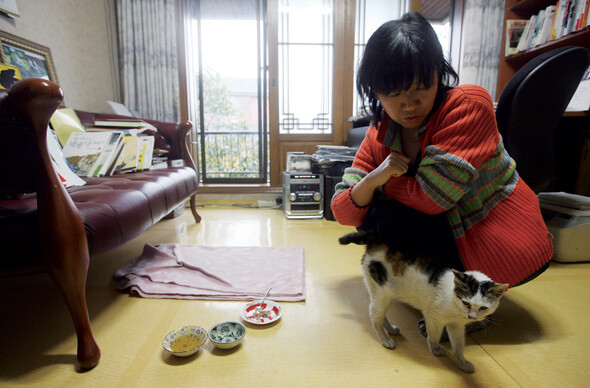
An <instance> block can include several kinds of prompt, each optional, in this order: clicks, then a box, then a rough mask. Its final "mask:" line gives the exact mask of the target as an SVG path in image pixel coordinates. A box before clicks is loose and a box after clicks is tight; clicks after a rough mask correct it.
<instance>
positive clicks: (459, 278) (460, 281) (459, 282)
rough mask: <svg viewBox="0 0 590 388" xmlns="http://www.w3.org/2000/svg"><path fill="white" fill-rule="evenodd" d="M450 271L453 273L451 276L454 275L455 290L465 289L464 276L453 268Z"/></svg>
mask: <svg viewBox="0 0 590 388" xmlns="http://www.w3.org/2000/svg"><path fill="white" fill-rule="evenodd" d="M451 271H453V274H454V275H455V290H457V289H465V288H466V286H465V274H464V273H463V272H459V271H457V270H456V269H453V268H451Z"/></svg>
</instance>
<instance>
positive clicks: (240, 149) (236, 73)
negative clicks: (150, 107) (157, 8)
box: [189, 0, 268, 183]
mask: <svg viewBox="0 0 590 388" xmlns="http://www.w3.org/2000/svg"><path fill="white" fill-rule="evenodd" d="M191 8H192V13H193V19H192V25H191V27H192V39H191V40H192V45H191V49H192V50H191V51H192V52H191V53H189V56H190V58H191V59H192V62H193V63H194V64H195V66H193V68H194V72H193V74H192V77H193V78H194V80H193V81H194V84H195V89H194V90H195V91H196V94H197V96H198V98H194V100H195V101H197V103H196V104H195V105H196V106H193V107H191V108H193V110H192V116H193V117H192V120H193V121H194V122H195V123H196V139H197V141H196V143H197V148H198V154H199V156H200V158H199V159H200V160H199V167H200V170H201V177H202V180H203V183H239V182H245V183H254V182H266V181H267V179H268V173H267V170H268V150H267V149H268V130H267V127H268V125H267V119H266V117H267V98H266V96H267V92H266V89H267V87H266V79H267V76H266V72H267V65H266V52H267V51H266V2H265V1H263V0H239V1H235V0H215V1H193V2H192V3H191Z"/></svg>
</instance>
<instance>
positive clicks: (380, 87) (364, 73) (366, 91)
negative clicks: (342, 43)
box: [356, 11, 459, 124]
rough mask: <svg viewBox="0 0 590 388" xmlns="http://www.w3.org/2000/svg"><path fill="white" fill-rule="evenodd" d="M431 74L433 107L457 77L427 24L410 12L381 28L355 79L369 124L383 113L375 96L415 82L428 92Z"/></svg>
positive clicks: (370, 44)
mask: <svg viewBox="0 0 590 388" xmlns="http://www.w3.org/2000/svg"><path fill="white" fill-rule="evenodd" d="M435 71H436V72H438V94H437V97H436V102H435V106H436V105H437V104H438V103H440V101H442V98H443V97H444V94H445V93H446V91H447V90H448V89H449V88H450V87H453V86H455V85H456V84H457V83H458V81H459V76H458V75H457V73H456V72H455V70H453V68H452V67H451V64H450V63H449V62H448V61H447V60H446V59H445V58H444V55H443V51H442V47H441V45H440V42H439V41H438V37H437V36H436V33H435V32H434V29H433V28H432V26H431V25H430V23H428V21H427V20H426V19H425V18H424V17H423V16H422V15H420V14H419V13H418V12H415V11H412V12H408V13H406V14H405V15H403V16H402V17H401V19H399V20H392V21H389V22H386V23H384V24H383V25H381V27H379V28H378V29H377V31H375V32H374V33H373V35H372V36H371V38H370V39H369V41H368V42H367V46H366V48H365V52H364V54H363V58H362V60H361V63H360V65H359V68H358V72H357V79H356V86H357V89H358V92H359V94H360V95H361V97H366V98H367V99H368V101H369V110H370V113H371V115H372V116H373V117H372V124H376V123H377V122H378V121H379V120H381V115H382V112H383V108H382V107H381V104H380V103H379V101H378V100H377V97H376V96H375V93H379V94H389V93H391V92H393V91H401V90H408V89H409V88H410V87H411V86H412V84H413V82H414V79H416V78H417V79H418V82H419V83H421V84H424V86H426V87H427V88H429V87H430V86H431V83H432V80H433V79H434V74H435Z"/></svg>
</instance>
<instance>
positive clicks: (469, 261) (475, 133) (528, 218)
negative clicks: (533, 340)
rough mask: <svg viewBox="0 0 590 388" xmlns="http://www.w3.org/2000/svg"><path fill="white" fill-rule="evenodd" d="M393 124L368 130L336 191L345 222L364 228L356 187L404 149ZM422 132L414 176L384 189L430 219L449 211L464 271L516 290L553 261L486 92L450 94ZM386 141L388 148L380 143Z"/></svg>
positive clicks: (462, 89) (468, 88) (337, 212)
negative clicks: (352, 194) (355, 197)
mask: <svg viewBox="0 0 590 388" xmlns="http://www.w3.org/2000/svg"><path fill="white" fill-rule="evenodd" d="M389 124H390V119H389V117H387V116H385V117H384V119H383V120H382V122H381V123H380V124H379V125H378V126H377V127H372V128H370V129H369V130H368V131H367V135H366V137H365V139H364V141H363V143H362V144H361V146H360V148H359V150H358V152H357V154H356V157H355V160H354V162H353V165H352V167H351V168H349V169H347V171H346V172H345V174H344V176H343V181H342V183H341V184H339V185H338V186H337V191H336V194H335V195H334V197H333V199H332V211H333V213H334V217H335V218H336V220H337V221H338V222H339V223H341V224H343V225H351V226H360V225H361V224H362V223H363V220H364V218H365V215H366V213H367V211H368V209H369V206H370V205H369V206H366V207H358V206H356V205H355V204H354V202H353V201H352V199H351V197H350V190H351V189H352V186H354V184H356V183H357V182H358V181H360V180H361V179H362V178H363V177H364V176H366V175H367V174H368V173H369V172H371V171H372V170H374V169H375V168H376V167H377V166H379V165H380V164H381V162H383V160H385V158H386V157H387V155H389V153H391V152H401V147H399V138H398V139H395V138H394V139H393V140H391V131H392V129H391V125H389ZM388 128H389V129H388ZM388 130H389V133H387V132H388ZM386 134H387V136H386ZM417 135H418V136H419V141H420V145H421V149H422V155H423V159H422V161H421V162H420V165H419V166H418V169H417V172H416V176H415V177H407V176H402V177H398V178H391V179H390V180H389V181H388V182H387V183H386V184H385V185H384V192H385V194H386V195H387V197H388V198H390V199H395V200H398V201H400V202H402V203H404V204H405V205H407V206H410V207H412V208H414V209H416V210H418V211H420V212H422V213H426V214H439V213H442V212H446V214H447V218H448V219H449V223H450V224H451V227H452V228H453V233H454V235H455V239H456V242H457V246H458V248H459V252H460V254H461V257H462V260H463V264H464V266H465V268H466V269H467V270H478V271H481V272H483V273H485V274H487V275H488V276H490V277H491V278H492V279H493V280H495V281H496V282H501V283H509V284H510V285H511V286H514V285H515V284H517V283H519V282H520V281H522V280H523V279H525V278H526V277H528V276H529V275H530V274H532V273H533V272H534V271H536V270H537V269H539V268H540V267H541V266H543V265H544V264H545V263H547V261H549V260H550V259H551V256H552V254H553V247H552V244H551V239H550V235H549V232H548V231H547V228H546V226H545V223H544V222H543V219H542V217H541V211H540V208H539V202H538V199H537V196H536V195H535V193H533V191H532V190H531V189H530V188H529V187H528V186H527V185H526V184H525V183H524V181H523V180H522V179H520V178H519V176H518V173H517V172H516V170H515V163H514V161H513V160H512V159H511V158H510V156H509V155H508V153H507V152H505V151H504V146H503V143H502V141H501V137H500V134H499V132H498V129H497V125H496V121H495V116H494V109H493V105H492V100H491V98H490V96H489V94H488V92H487V91H486V90H485V89H483V88H481V87H479V86H475V85H462V86H459V87H456V88H454V89H452V90H450V91H449V92H448V93H447V96H446V98H445V100H444V101H443V102H442V104H441V105H440V106H439V107H438V109H437V110H436V111H435V112H434V113H433V114H432V116H431V117H430V118H429V120H428V122H427V123H426V124H425V126H424V127H423V128H421V129H420V130H418V132H417ZM386 138H388V139H389V143H388V146H385V145H383V144H382V143H383V142H384V140H385V139H386ZM386 143H387V141H386Z"/></svg>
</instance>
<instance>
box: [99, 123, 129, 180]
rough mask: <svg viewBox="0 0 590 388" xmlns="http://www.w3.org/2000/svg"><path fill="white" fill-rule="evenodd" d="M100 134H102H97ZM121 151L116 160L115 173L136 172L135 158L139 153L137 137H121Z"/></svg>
mask: <svg viewBox="0 0 590 388" xmlns="http://www.w3.org/2000/svg"><path fill="white" fill-rule="evenodd" d="M97 133H102V132H97ZM123 141H124V145H123V150H122V151H121V154H120V155H119V159H118V160H117V163H116V167H115V173H116V174H118V173H126V172H134V171H137V158H138V152H139V136H135V135H125V136H123Z"/></svg>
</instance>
